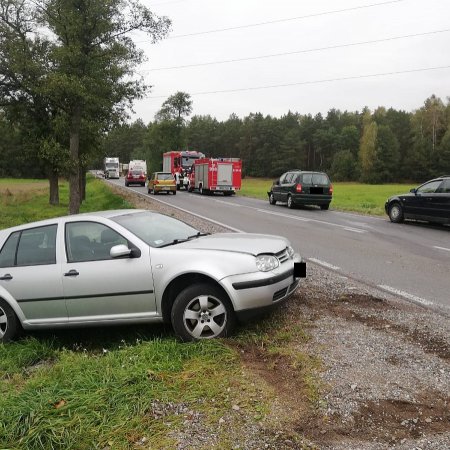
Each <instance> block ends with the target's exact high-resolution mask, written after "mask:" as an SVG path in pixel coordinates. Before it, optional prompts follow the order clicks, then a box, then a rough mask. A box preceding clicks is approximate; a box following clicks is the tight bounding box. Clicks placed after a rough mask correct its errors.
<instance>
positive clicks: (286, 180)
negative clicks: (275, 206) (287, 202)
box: [284, 172, 294, 184]
mask: <svg viewBox="0 0 450 450" xmlns="http://www.w3.org/2000/svg"><path fill="white" fill-rule="evenodd" d="M293 177H294V174H293V173H292V172H291V173H288V174H287V175H286V178H285V180H284V183H285V184H289V183H292V178H293Z"/></svg>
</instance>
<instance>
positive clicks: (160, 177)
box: [156, 173, 174, 180]
mask: <svg viewBox="0 0 450 450" xmlns="http://www.w3.org/2000/svg"><path fill="white" fill-rule="evenodd" d="M156 178H157V179H158V180H173V179H174V178H173V175H172V174H171V173H158V174H156Z"/></svg>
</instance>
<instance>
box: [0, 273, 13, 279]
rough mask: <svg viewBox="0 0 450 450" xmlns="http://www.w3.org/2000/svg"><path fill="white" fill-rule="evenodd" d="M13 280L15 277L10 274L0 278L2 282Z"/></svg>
mask: <svg viewBox="0 0 450 450" xmlns="http://www.w3.org/2000/svg"><path fill="white" fill-rule="evenodd" d="M12 279H13V277H12V276H11V274H9V273H7V274H6V275H3V276H2V277H0V280H4V281H8V280H12Z"/></svg>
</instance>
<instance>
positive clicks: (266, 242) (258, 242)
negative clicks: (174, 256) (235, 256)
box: [176, 233, 289, 255]
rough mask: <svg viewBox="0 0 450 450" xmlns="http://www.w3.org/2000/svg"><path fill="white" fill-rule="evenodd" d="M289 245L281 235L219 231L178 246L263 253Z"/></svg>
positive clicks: (279, 249) (280, 249)
mask: <svg viewBox="0 0 450 450" xmlns="http://www.w3.org/2000/svg"><path fill="white" fill-rule="evenodd" d="M288 245H289V242H288V241H287V240H286V239H285V238H283V237H281V236H272V235H267V234H253V233H217V234H212V235H210V236H203V237H200V238H198V239H192V240H190V241H188V242H183V243H180V244H178V245H177V246H176V247H177V248H189V249H203V250H221V251H229V252H238V253H247V254H251V255H259V254H261V253H278V252H281V251H282V250H284V249H285V248H286V247H287V246H288Z"/></svg>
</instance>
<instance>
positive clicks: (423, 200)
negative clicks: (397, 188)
mask: <svg viewBox="0 0 450 450" xmlns="http://www.w3.org/2000/svg"><path fill="white" fill-rule="evenodd" d="M384 209H385V210H386V214H387V215H388V216H389V219H391V222H394V223H400V222H403V220H404V219H414V220H424V221H427V222H436V223H443V224H450V175H444V176H441V177H438V178H435V179H433V180H430V181H427V182H426V183H424V184H422V185H421V186H419V187H418V188H415V189H411V191H410V192H409V193H408V194H401V195H395V196H393V197H390V198H388V200H387V201H386V204H385V205H384Z"/></svg>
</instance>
